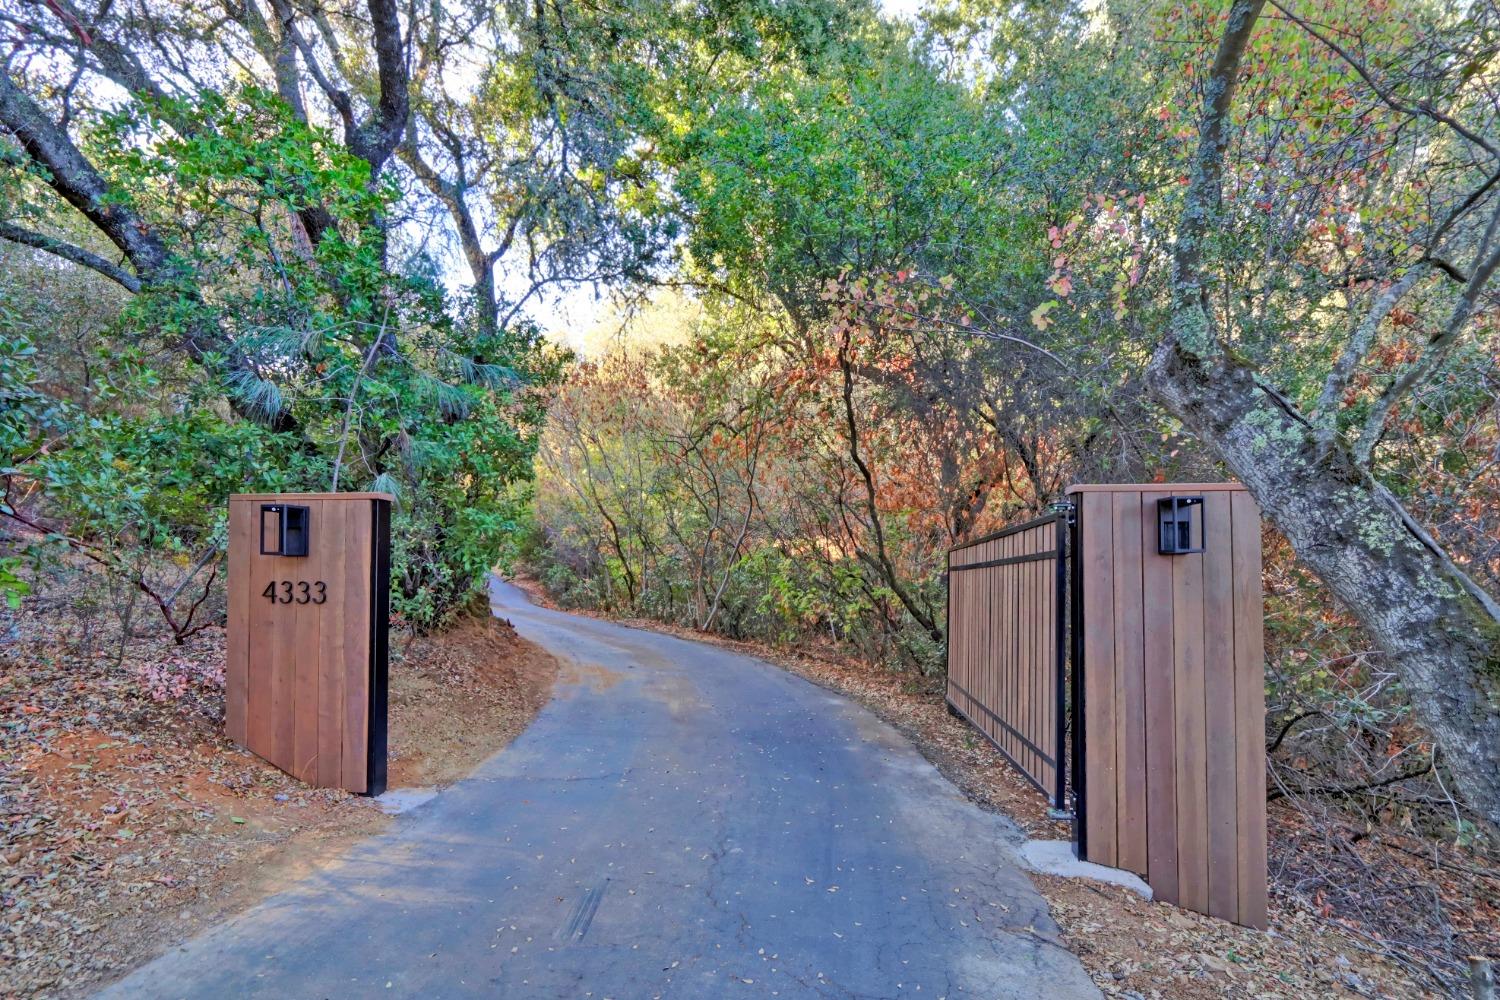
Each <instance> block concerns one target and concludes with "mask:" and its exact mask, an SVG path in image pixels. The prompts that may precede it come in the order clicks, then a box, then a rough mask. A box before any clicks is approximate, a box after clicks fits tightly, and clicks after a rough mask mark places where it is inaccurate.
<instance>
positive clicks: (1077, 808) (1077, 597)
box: [1068, 504, 1089, 861]
mask: <svg viewBox="0 0 1500 1000" xmlns="http://www.w3.org/2000/svg"><path fill="white" fill-rule="evenodd" d="M1082 506H1083V505H1082V504H1075V505H1074V510H1073V515H1072V517H1070V518H1069V519H1068V523H1069V525H1070V528H1071V530H1070V532H1069V533H1070V534H1071V536H1072V539H1071V541H1072V543H1073V544H1072V549H1073V567H1072V568H1073V573H1072V587H1071V588H1070V589H1071V591H1072V595H1071V596H1072V600H1071V601H1070V602H1069V603H1070V605H1071V607H1070V612H1071V613H1070V614H1069V616H1068V618H1069V623H1070V625H1071V626H1072V632H1073V635H1072V641H1071V642H1070V643H1069V653H1070V659H1071V660H1072V671H1071V674H1072V676H1071V678H1070V684H1071V686H1072V688H1073V698H1072V703H1073V707H1072V713H1071V715H1072V719H1071V721H1072V730H1073V765H1072V771H1073V853H1074V854H1075V855H1076V856H1077V857H1078V859H1079V860H1080V861H1087V860H1088V856H1089V841H1088V827H1087V823H1086V822H1085V820H1086V818H1087V816H1088V781H1087V779H1086V777H1085V769H1084V766H1083V765H1084V755H1085V754H1087V753H1088V743H1087V733H1086V732H1085V731H1084V724H1083V712H1084V698H1083V671H1084V662H1083V573H1084V567H1083V564H1082V562H1081V561H1080V559H1079V553H1080V552H1082V551H1083V546H1082V545H1081V544H1080V540H1081V538H1082V534H1083V509H1082Z"/></svg>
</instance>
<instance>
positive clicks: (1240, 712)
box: [1230, 492, 1266, 928]
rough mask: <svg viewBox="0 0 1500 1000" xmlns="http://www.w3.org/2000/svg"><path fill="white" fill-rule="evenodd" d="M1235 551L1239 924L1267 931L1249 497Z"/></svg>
mask: <svg viewBox="0 0 1500 1000" xmlns="http://www.w3.org/2000/svg"><path fill="white" fill-rule="evenodd" d="M1230 511H1231V518H1232V524H1231V529H1230V530H1231V533H1232V535H1233V545H1234V583H1233V588H1234V623H1235V628H1234V680H1235V699H1234V700H1235V714H1236V717H1237V727H1238V739H1237V740H1236V743H1235V746H1236V755H1235V757H1236V759H1235V792H1236V803H1237V811H1238V825H1239V845H1238V857H1237V861H1238V866H1239V878H1238V888H1239V918H1238V919H1239V922H1240V923H1242V924H1246V925H1248V926H1250V927H1260V928H1264V927H1265V926H1266V757H1265V747H1266V742H1265V729H1266V699H1265V694H1266V689H1265V646H1264V642H1265V637H1264V633H1263V616H1264V612H1263V606H1262V594H1261V538H1260V511H1259V509H1258V508H1257V507H1256V505H1255V501H1254V500H1253V499H1252V498H1251V497H1250V495H1249V494H1248V493H1238V492H1237V493H1234V494H1232V496H1231V498H1230Z"/></svg>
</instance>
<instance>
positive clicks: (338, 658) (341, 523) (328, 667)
mask: <svg viewBox="0 0 1500 1000" xmlns="http://www.w3.org/2000/svg"><path fill="white" fill-rule="evenodd" d="M356 503H359V501H357V500H342V501H337V502H329V503H325V504H324V505H323V518H322V520H323V528H322V530H323V531H324V532H325V533H327V538H328V543H329V545H330V546H331V548H330V549H329V551H337V552H345V551H348V550H347V548H346V546H347V545H348V544H349V540H348V522H349V508H350V506H352V505H353V504H356ZM355 544H358V539H356V540H355ZM332 546H337V548H332ZM337 568H338V567H337V565H336V564H335V563H333V562H329V563H326V564H325V565H324V566H323V570H322V576H321V579H322V580H323V582H324V583H325V584H327V583H329V582H331V581H330V579H329V578H330V577H336V575H337V573H336V570H337ZM332 582H335V583H336V582H337V581H336V580H334V581H332ZM327 597H328V599H327V600H326V601H325V602H324V603H323V604H322V605H320V606H319V610H320V611H321V612H322V615H323V627H322V630H321V631H320V633H319V635H318V784H319V785H321V786H323V787H325V788H330V787H338V786H339V785H340V784H341V783H342V780H343V739H344V718H343V711H342V708H343V704H344V643H345V639H344V602H343V601H342V600H340V599H338V597H337V595H336V592H334V591H327Z"/></svg>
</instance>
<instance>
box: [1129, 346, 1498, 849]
mask: <svg viewBox="0 0 1500 1000" xmlns="http://www.w3.org/2000/svg"><path fill="white" fill-rule="evenodd" d="M1150 379H1151V385H1152V388H1153V389H1154V390H1155V391H1156V393H1157V395H1158V396H1159V397H1160V398H1161V399H1162V401H1163V402H1164V403H1166V405H1167V406H1168V408H1170V409H1171V410H1172V412H1173V413H1175V414H1176V415H1177V416H1178V417H1179V418H1181V420H1182V421H1183V423H1185V424H1186V425H1187V426H1188V427H1189V428H1190V429H1191V430H1192V431H1193V432H1194V433H1195V434H1196V435H1198V437H1199V438H1200V439H1201V440H1203V441H1206V442H1208V443H1209V444H1211V445H1212V446H1213V447H1214V448H1215V450H1217V451H1218V453H1219V454H1220V455H1221V456H1222V457H1223V459H1224V462H1225V464H1227V465H1228V466H1229V468H1230V469H1231V470H1232V471H1233V472H1234V474H1235V476H1237V477H1238V478H1239V480H1240V481H1241V482H1243V483H1244V484H1245V486H1246V487H1248V488H1249V490H1250V492H1251V494H1252V495H1254V497H1255V499H1256V501H1257V502H1258V503H1259V504H1260V505H1261V508H1262V510H1263V511H1264V512H1265V515H1266V517H1267V518H1269V519H1270V521H1271V523H1272V524H1273V525H1275V526H1276V528H1277V530H1279V531H1280V532H1281V533H1282V534H1283V535H1285V536H1286V538H1287V540H1288V541H1289V542H1290V543H1291V545H1292V548H1293V549H1294V550H1295V551H1296V553H1297V556H1298V558H1300V559H1301V560H1302V561H1303V562H1304V563H1305V564H1306V565H1307V566H1308V567H1309V568H1310V569H1311V570H1312V571H1313V572H1314V573H1316V574H1317V575H1318V576H1319V578H1320V579H1322V580H1323V582H1324V583H1326V584H1327V585H1328V588H1329V589H1330V590H1331V591H1333V593H1334V595H1335V596H1336V597H1337V598H1338V599H1339V600H1340V601H1342V602H1343V604H1344V606H1345V607H1347V608H1348V609H1349V611H1350V612H1351V613H1352V614H1353V615H1354V616H1355V617H1356V618H1358V619H1359V622H1360V624H1361V625H1363V626H1364V628H1365V629H1366V631H1368V632H1369V634H1370V636H1371V638H1372V639H1374V641H1375V642H1376V644H1378V645H1379V647H1380V648H1381V650H1382V651H1383V652H1384V653H1385V654H1386V656H1387V657H1388V658H1389V661H1390V664H1391V666H1392V667H1393V668H1394V669H1395V671H1396V672H1397V674H1399V676H1400V677H1401V683H1402V685H1403V686H1404V688H1405V689H1406V692H1407V695H1408V696H1409V697H1410V698H1411V702H1412V706H1413V708H1414V709H1415V710H1416V713H1417V716H1418V718H1419V719H1420V720H1421V722H1422V724H1423V726H1425V727H1426V728H1427V730H1428V731H1429V732H1431V734H1432V735H1433V737H1434V739H1435V740H1436V741H1437V743H1438V745H1439V746H1440V747H1441V748H1442V751H1443V761H1444V763H1445V764H1446V765H1447V767H1448V769H1449V770H1450V771H1451V772H1452V774H1453V775H1454V776H1455V777H1456V778H1457V779H1458V781H1457V785H1456V787H1455V788H1454V789H1453V791H1455V792H1456V793H1457V794H1458V795H1459V796H1460V797H1462V798H1463V799H1464V800H1465V801H1466V802H1468V803H1469V805H1471V806H1472V807H1473V808H1474V809H1475V810H1476V811H1477V812H1479V813H1480V814H1482V815H1484V816H1485V817H1487V818H1488V819H1489V821H1490V822H1491V823H1494V824H1496V825H1500V659H1497V655H1496V640H1497V639H1500V624H1497V622H1496V620H1495V618H1494V617H1493V616H1492V615H1491V614H1490V612H1489V611H1488V609H1486V608H1485V606H1484V605H1483V603H1481V601H1480V600H1479V599H1478V598H1476V597H1475V596H1472V595H1471V594H1470V593H1469V591H1468V588H1467V586H1466V581H1465V580H1464V579H1463V578H1462V576H1461V575H1460V574H1459V573H1458V571H1457V570H1455V569H1454V568H1453V567H1452V564H1451V563H1450V562H1449V560H1448V559H1447V558H1446V557H1445V556H1443V555H1442V553H1441V552H1440V551H1438V550H1436V549H1435V548H1433V547H1432V546H1431V545H1429V544H1428V542H1427V541H1426V540H1425V539H1424V538H1422V537H1420V536H1419V535H1418V533H1417V531H1416V530H1414V528H1413V526H1412V525H1411V523H1410V521H1409V519H1408V518H1407V517H1405V516H1404V511H1402V510H1401V509H1400V507H1399V506H1398V505H1397V504H1396V503H1395V502H1394V501H1393V500H1391V499H1390V498H1389V495H1388V494H1387V493H1386V492H1385V491H1384V490H1382V489H1381V488H1380V487H1379V486H1378V484H1376V483H1375V482H1373V481H1372V480H1371V479H1370V478H1369V476H1368V475H1367V474H1366V473H1364V472H1363V471H1362V470H1360V469H1359V468H1357V467H1356V466H1355V464H1354V462H1353V460H1352V457H1351V456H1350V455H1349V454H1348V452H1347V450H1345V449H1343V448H1337V449H1333V450H1330V451H1320V450H1319V445H1318V440H1317V435H1316V434H1315V432H1314V431H1313V429H1312V428H1311V427H1309V426H1308V425H1307V424H1306V423H1305V422H1303V421H1302V420H1301V419H1300V418H1298V417H1297V416H1295V415H1294V414H1293V413H1292V412H1290V411H1288V410H1287V409H1284V408H1282V407H1281V406H1279V405H1277V403H1276V401H1275V399H1274V397H1272V396H1271V395H1269V394H1268V393H1267V392H1266V390H1264V389H1262V388H1260V387H1259V386H1257V385H1256V384H1255V381H1254V379H1253V377H1252V374H1251V372H1249V371H1248V370H1247V369H1245V368H1243V367H1241V366H1239V365H1236V364H1233V363H1231V362H1227V361H1226V360H1224V359H1223V358H1215V359H1204V358H1200V357H1195V356H1193V355H1191V354H1188V353H1186V352H1184V351H1182V350H1181V349H1180V348H1178V347H1177V346H1176V345H1175V344H1168V345H1164V346H1163V348H1162V349H1160V350H1158V352H1157V355H1156V357H1155V358H1154V359H1153V360H1152V364H1151V369H1150ZM1208 544H1210V545H1212V544H1214V540H1213V539H1209V541H1208Z"/></svg>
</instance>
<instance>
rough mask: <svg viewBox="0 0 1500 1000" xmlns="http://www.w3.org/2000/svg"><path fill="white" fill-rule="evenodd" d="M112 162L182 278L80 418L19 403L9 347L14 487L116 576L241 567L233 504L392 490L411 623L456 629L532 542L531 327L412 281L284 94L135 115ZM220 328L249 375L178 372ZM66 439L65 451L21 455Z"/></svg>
mask: <svg viewBox="0 0 1500 1000" xmlns="http://www.w3.org/2000/svg"><path fill="white" fill-rule="evenodd" d="M168 121H170V122H171V123H172V126H171V127H170V128H169V127H167V126H166V122H168ZM184 122H190V123H192V128H190V129H189V128H186V127H185V126H184V124H183V123H184ZM92 152H93V153H94V155H95V156H96V158H97V161H98V162H99V164H100V165H101V170H102V171H103V172H104V173H105V174H106V176H107V177H108V179H109V180H110V181H111V190H112V192H114V193H113V194H112V195H111V197H114V198H118V199H120V200H121V201H122V202H128V203H129V205H130V207H131V208H132V209H133V210H134V211H135V212H137V213H139V214H141V215H143V216H145V217H147V218H149V219H151V220H153V221H154V222H156V223H158V224H159V225H160V227H161V232H163V233H166V234H168V235H169V240H170V247H169V249H170V252H171V253H172V254H173V255H174V262H173V267H174V268H175V269H176V272H177V273H178V274H180V276H181V279H180V281H178V282H174V283H169V284H166V285H164V286H157V287H153V288H151V289H150V290H148V291H147V292H144V293H143V294H140V295H138V296H136V297H134V298H133V299H132V300H130V301H129V302H128V303H127V304H126V306H125V307H124V308H123V309H122V310H121V311H120V312H119V314H118V315H117V317H116V318H115V319H114V320H113V321H112V322H111V323H110V324H109V325H108V326H107V328H106V329H104V330H102V331H101V334H100V342H99V345H98V347H97V348H96V349H94V350H93V352H92V354H93V359H92V363H93V364H94V365H96V366H97V367H98V368H99V370H100V372H101V373H102V374H101V377H100V378H99V379H98V381H97V383H96V385H95V386H94V390H93V392H92V394H91V396H90V398H89V399H87V400H86V402H85V405H83V406H81V407H77V408H74V409H73V410H71V411H69V412H66V413H63V412H62V411H59V410H55V409H53V410H49V409H47V407H48V406H50V405H52V404H51V403H50V402H49V400H48V399H47V397H45V396H41V395H37V394H31V395H27V394H25V393H24V392H23V391H22V389H21V388H12V383H15V385H16V386H18V387H23V386H24V384H25V383H26V382H27V381H28V379H27V377H26V373H25V369H24V365H25V363H26V357H27V354H26V350H27V349H26V348H25V346H24V344H21V343H20V342H16V341H11V340H5V339H0V362H3V365H0V373H4V377H5V378H6V382H5V384H4V386H3V387H0V392H3V393H4V394H5V396H6V398H7V401H8V402H11V403H12V405H7V407H6V409H5V413H4V417H3V418H0V435H4V441H3V443H4V445H5V449H6V454H7V455H10V456H16V457H14V458H13V459H12V468H10V469H9V470H7V471H8V472H9V474H10V475H11V476H13V477H17V476H19V477H24V478H25V479H26V480H28V481H30V482H32V483H35V484H37V485H39V486H40V487H41V488H42V490H43V492H44V494H45V495H46V497H47V513H48V514H49V516H52V517H55V518H57V519H58V520H59V521H61V522H62V523H63V524H65V525H66V526H67V530H68V532H69V534H71V535H72V536H74V537H75V540H76V541H77V542H78V543H79V544H83V545H87V546H90V547H93V548H94V549H97V550H101V551H104V552H107V553H109V556H108V558H109V559H110V561H111V564H112V565H114V564H118V563H120V561H121V560H122V559H124V555H123V554H124V553H127V552H129V553H140V552H156V553H161V554H166V555H171V556H175V557H186V556H188V555H196V554H198V553H199V552H201V551H202V550H203V549H204V548H205V547H217V548H222V546H223V544H224V511H225V501H226V499H227V497H228V495H229V494H230V493H233V492H242V491H319V490H327V489H331V488H336V489H344V490H347V489H387V490H390V491H391V492H393V493H395V494H396V495H397V497H398V504H397V514H396V516H395V518H394V523H393V531H394V534H395V541H394V562H395V565H394V570H395V575H394V578H395V580H396V582H397V584H398V586H397V588H396V593H395V595H394V600H393V607H394V609H395V610H396V612H397V613H398V614H400V615H401V616H402V617H403V619H404V620H405V621H406V622H408V623H410V624H412V625H413V626H414V627H418V628H426V627H430V626H432V625H434V624H437V623H438V622H440V621H442V620H443V618H444V617H445V616H446V615H447V614H448V612H449V611H450V609H453V608H455V607H458V606H460V605H461V604H462V603H463V602H464V601H465V600H466V599H467V598H468V596H469V595H470V594H471V593H472V592H473V590H474V589H475V588H476V586H478V585H479V583H480V582H481V581H482V579H483V577H484V574H485V573H486V572H488V571H489V570H490V569H491V568H492V567H493V565H494V563H495V561H496V560H497V558H498V557H499V555H500V551H501V548H502V546H503V544H504V542H505V539H506V538H507V537H508V536H509V535H510V534H511V533H512V532H514V531H515V529H516V526H517V524H518V521H519V519H520V516H521V514H520V511H521V509H522V507H523V506H524V493H523V492H518V490H517V486H518V484H521V483H523V482H524V481H525V480H527V479H529V477H530V475H531V467H530V462H531V456H532V454H533V452H534V449H535V438H536V429H537V424H538V421H539V420H540V416H541V412H542V411H541V397H540V395H539V394H542V393H544V392H545V388H546V386H547V385H548V384H549V383H550V382H552V381H553V380H555V379H556V377H557V374H558V371H559V364H560V359H558V358H555V357H552V356H550V355H549V352H548V350H547V349H546V348H545V346H544V345H543V343H542V341H541V340H540V338H539V336H538V333H537V331H536V330H534V329H532V328H530V327H527V326H526V325H524V324H513V325H512V327H511V328H510V329H507V330H504V331H495V330H493V329H491V328H489V327H487V326H485V325H483V324H479V323H475V322H473V321H472V318H471V317H467V316H465V315H464V313H463V310H461V309H459V308H457V307H456V306H455V304H454V303H452V302H450V300H449V297H448V296H447V294H446V293H445V292H444V291H443V289H442V288H440V287H439V286H438V285H437V284H435V283H434V281H433V280H432V279H431V277H430V273H431V269H430V268H428V267H426V266H424V262H423V261H422V260H421V259H413V260H411V261H409V262H407V265H406V266H404V267H397V266H392V265H391V264H390V262H389V261H388V259H387V258H388V255H389V253H390V249H389V239H388V235H387V233H386V232H385V231H384V230H383V229H382V228H381V227H380V226H379V225H378V220H379V219H381V218H382V217H384V216H385V215H387V214H389V213H391V212H393V211H394V210H395V206H396V202H397V199H398V195H399V192H398V191H397V189H396V187H395V186H394V185H393V184H392V183H390V182H389V181H380V182H378V183H371V178H370V171H369V166H368V164H367V163H365V162H364V161H363V160H359V159H357V158H355V157H353V156H351V155H350V154H349V153H348V152H347V151H346V150H345V148H344V147H343V146H342V145H340V144H339V143H338V142H336V141H335V140H334V139H333V137H332V136H331V135H330V134H329V133H328V132H327V131H326V130H324V129H321V128H318V127H315V126H309V125H306V124H304V123H302V122H300V121H298V120H297V118H296V117H295V116H294V115H292V114H291V113H290V112H289V111H288V109H287V108H286V107H285V106H284V105H282V104H281V102H280V101H279V99H277V98H276V97H275V96H273V95H270V94H267V93H265V92H263V91H259V90H256V89H254V88H245V89H243V90H240V91H236V92H233V93H205V94H201V95H198V96H197V97H195V98H193V99H184V100H179V101H172V102H169V103H167V104H164V105H161V106H151V105H146V104H133V105H129V106H127V108H125V109H124V110H121V111H119V112H116V113H112V114H110V115H107V116H104V117H103V118H102V119H101V120H100V121H99V122H98V123H97V128H96V130H95V131H94V133H93V135H92ZM312 208H316V209H319V210H320V211H322V212H324V213H326V216H325V218H326V219H327V220H328V221H327V224H328V225H329V226H331V229H330V231H329V232H328V233H327V234H326V235H325V236H324V237H323V238H322V239H319V240H318V241H316V243H312V242H310V241H309V240H308V238H307V234H306V229H305V223H304V220H303V219H302V218H300V217H299V215H298V213H299V212H302V211H303V210H306V209H312ZM23 319H24V317H16V318H15V323H16V325H19V324H20V322H21V321H22V320H23ZM7 325H8V326H9V325H10V324H7ZM205 327H211V328H213V329H216V330H219V331H222V332H223V333H224V334H225V335H227V337H228V339H229V340H230V341H232V342H233V343H234V344H235V345H236V347H237V348H238V349H239V350H241V351H243V352H244V354H245V355H246V356H247V357H248V358H249V360H250V365H249V366H248V367H246V366H244V365H238V366H231V365H229V364H227V359H226V358H224V357H222V356H217V355H210V356H208V357H206V358H204V359H203V360H202V363H200V364H183V363H180V362H172V361H166V362H165V363H164V359H166V358H170V357H171V355H170V354H169V353H165V352H164V350H163V349H164V348H169V347H171V346H173V345H175V344H177V343H179V342H180V341H182V340H183V339H186V338H190V337H192V336H193V335H194V332H195V331H197V330H201V329H204V328H205ZM0 332H3V328H0ZM18 345H19V346H18ZM12 400H13V402H12ZM226 404H228V405H226ZM247 418H249V419H247ZM49 421H50V422H51V423H54V424H60V425H61V427H60V428H54V429H53V433H58V430H59V429H60V431H61V433H60V436H59V438H58V440H57V441H56V442H55V444H54V445H53V446H52V447H50V448H49V449H47V450H46V452H45V453H37V452H35V451H34V449H33V450H32V452H31V453H30V454H25V455H23V454H22V453H23V452H26V451H27V450H28V444H29V442H32V441H35V440H36V439H38V438H39V437H40V436H41V435H43V434H45V433H47V432H48V429H47V425H48V423H49ZM124 561H126V562H132V563H133V562H134V561H135V557H134V556H132V557H130V558H129V559H124Z"/></svg>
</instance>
